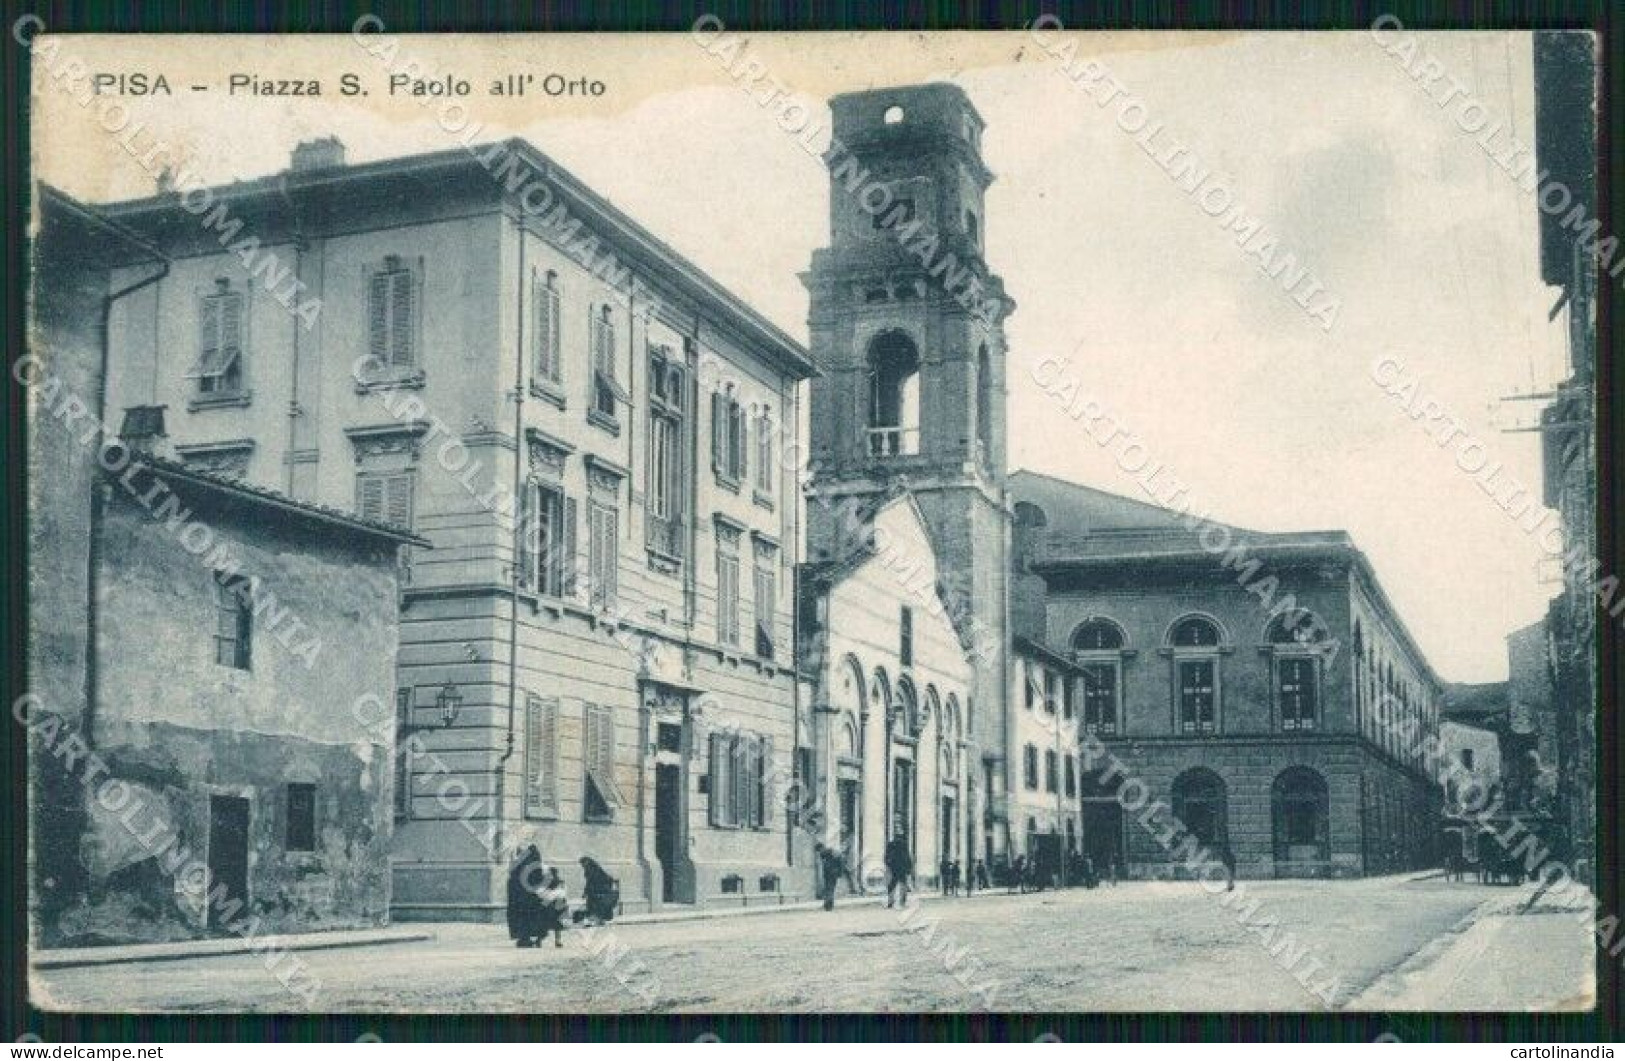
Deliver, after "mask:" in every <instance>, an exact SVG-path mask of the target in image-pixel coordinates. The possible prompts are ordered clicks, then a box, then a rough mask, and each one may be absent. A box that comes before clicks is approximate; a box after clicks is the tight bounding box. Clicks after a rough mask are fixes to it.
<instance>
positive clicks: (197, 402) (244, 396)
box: [186, 390, 254, 413]
mask: <svg viewBox="0 0 1625 1061" xmlns="http://www.w3.org/2000/svg"><path fill="white" fill-rule="evenodd" d="M253 401H254V392H253V391H251V390H248V391H235V392H233V393H231V394H209V395H201V396H199V397H195V398H189V399H187V402H186V411H187V412H190V413H195V412H197V411H198V410H200V409H246V408H248V406H249V405H250V404H251V403H252V402H253Z"/></svg>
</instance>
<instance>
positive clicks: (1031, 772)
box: [1021, 744, 1038, 792]
mask: <svg viewBox="0 0 1625 1061" xmlns="http://www.w3.org/2000/svg"><path fill="white" fill-rule="evenodd" d="M1021 780H1022V783H1023V784H1025V785H1026V786H1027V790H1028V791H1030V792H1037V791H1038V747H1037V746H1036V745H1032V744H1029V745H1027V746H1026V747H1025V748H1023V749H1022V757H1021Z"/></svg>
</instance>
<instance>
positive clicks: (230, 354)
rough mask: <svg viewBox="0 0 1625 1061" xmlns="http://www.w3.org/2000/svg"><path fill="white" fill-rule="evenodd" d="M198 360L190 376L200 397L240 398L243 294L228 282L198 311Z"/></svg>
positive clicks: (221, 283) (218, 284)
mask: <svg viewBox="0 0 1625 1061" xmlns="http://www.w3.org/2000/svg"><path fill="white" fill-rule="evenodd" d="M198 324H199V329H198V330H199V337H198V360H197V366H196V367H195V368H193V370H192V371H191V372H190V373H189V375H190V376H191V377H192V378H194V379H196V380H197V390H198V394H199V396H201V397H221V396H225V395H235V394H240V393H241V392H242V389H243V293H242V292H241V291H233V290H232V289H231V284H230V282H229V281H226V280H219V281H216V285H215V290H214V291H213V292H212V293H210V294H208V295H205V296H204V297H203V300H202V303H201V305H200V306H199V310H198Z"/></svg>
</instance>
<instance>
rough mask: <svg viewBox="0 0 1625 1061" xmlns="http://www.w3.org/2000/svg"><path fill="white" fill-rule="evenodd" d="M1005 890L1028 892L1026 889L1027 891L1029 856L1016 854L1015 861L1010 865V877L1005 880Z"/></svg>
mask: <svg viewBox="0 0 1625 1061" xmlns="http://www.w3.org/2000/svg"><path fill="white" fill-rule="evenodd" d="M1004 890H1005V891H1006V892H1013V891H1020V892H1022V893H1023V894H1026V891H1027V856H1026V855H1017V856H1016V860H1015V862H1014V863H1012V864H1011V866H1010V879H1009V880H1008V881H1006V882H1005V888H1004Z"/></svg>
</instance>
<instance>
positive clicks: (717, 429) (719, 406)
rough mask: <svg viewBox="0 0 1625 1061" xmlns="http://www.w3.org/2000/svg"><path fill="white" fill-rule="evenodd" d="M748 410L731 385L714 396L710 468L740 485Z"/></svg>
mask: <svg viewBox="0 0 1625 1061" xmlns="http://www.w3.org/2000/svg"><path fill="white" fill-rule="evenodd" d="M745 444H746V443H745V407H744V406H743V405H742V404H740V401H739V399H738V397H737V396H736V395H735V394H734V389H733V386H732V385H731V384H730V385H729V386H728V387H726V388H725V389H723V390H720V391H716V392H714V393H712V395H711V469H712V470H713V471H714V472H716V475H717V478H718V479H720V480H722V481H723V482H724V483H727V484H729V485H732V486H738V485H739V483H740V482H741V481H742V480H743V479H744V477H745V469H746V465H747V463H748V462H747V461H746V459H745Z"/></svg>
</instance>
